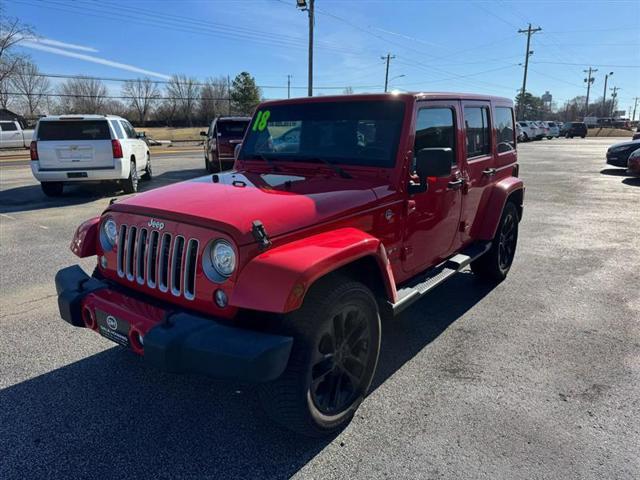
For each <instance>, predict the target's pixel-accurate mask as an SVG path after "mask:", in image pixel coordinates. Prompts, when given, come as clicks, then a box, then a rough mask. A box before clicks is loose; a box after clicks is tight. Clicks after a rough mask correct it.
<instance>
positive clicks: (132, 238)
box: [125, 227, 138, 281]
mask: <svg viewBox="0 0 640 480" xmlns="http://www.w3.org/2000/svg"><path fill="white" fill-rule="evenodd" d="M137 234H138V229H137V228H136V227H131V228H130V229H129V235H128V236H127V253H126V254H125V255H126V259H125V260H126V262H125V263H126V265H125V273H126V274H127V280H129V281H131V280H133V265H134V261H133V256H134V254H135V250H136V235H137Z"/></svg>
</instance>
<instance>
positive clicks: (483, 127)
mask: <svg viewBox="0 0 640 480" xmlns="http://www.w3.org/2000/svg"><path fill="white" fill-rule="evenodd" d="M464 124H465V128H466V131H467V158H471V157H478V156H481V155H488V154H489V152H490V151H491V129H490V128H489V109H488V108H486V107H465V108H464Z"/></svg>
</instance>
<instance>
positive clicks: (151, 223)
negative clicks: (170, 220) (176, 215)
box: [147, 218, 164, 230]
mask: <svg viewBox="0 0 640 480" xmlns="http://www.w3.org/2000/svg"><path fill="white" fill-rule="evenodd" d="M147 225H148V226H149V228H155V229H157V230H162V229H163V228H164V222H159V221H157V220H154V219H153V218H152V219H151V220H149V223H148V224H147Z"/></svg>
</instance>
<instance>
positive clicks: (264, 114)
mask: <svg viewBox="0 0 640 480" xmlns="http://www.w3.org/2000/svg"><path fill="white" fill-rule="evenodd" d="M270 116H271V112H270V111H269V110H263V111H260V112H258V115H256V119H255V121H254V122H253V128H252V129H251V130H253V131H254V132H255V131H256V130H257V131H258V132H261V131H263V130H264V129H265V128H267V121H268V120H269V117H270Z"/></svg>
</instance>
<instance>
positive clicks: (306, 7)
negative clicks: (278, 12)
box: [296, 0, 315, 97]
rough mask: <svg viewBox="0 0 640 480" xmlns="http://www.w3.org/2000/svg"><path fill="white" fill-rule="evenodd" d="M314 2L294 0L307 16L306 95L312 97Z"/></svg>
mask: <svg viewBox="0 0 640 480" xmlns="http://www.w3.org/2000/svg"><path fill="white" fill-rule="evenodd" d="M314 3H315V1H314V0H308V3H307V0H296V7H298V8H299V9H300V10H302V11H303V12H304V11H306V12H307V14H308V15H309V80H308V88H307V95H308V96H310V97H313V24H314Z"/></svg>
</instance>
